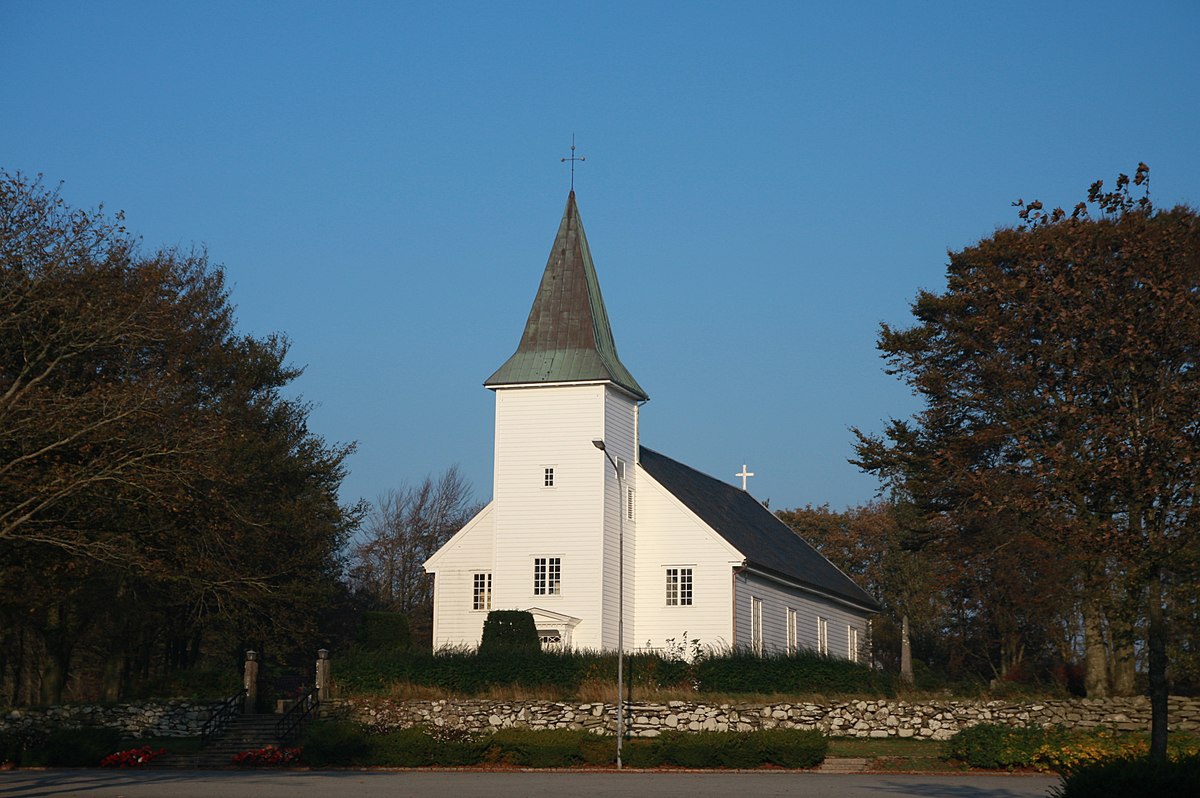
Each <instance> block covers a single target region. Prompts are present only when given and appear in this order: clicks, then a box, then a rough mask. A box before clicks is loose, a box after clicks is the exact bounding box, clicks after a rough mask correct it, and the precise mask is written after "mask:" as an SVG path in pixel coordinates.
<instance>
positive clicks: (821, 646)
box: [817, 616, 829, 654]
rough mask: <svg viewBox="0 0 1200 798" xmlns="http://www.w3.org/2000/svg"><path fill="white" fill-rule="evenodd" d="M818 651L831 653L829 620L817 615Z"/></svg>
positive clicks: (819, 652)
mask: <svg viewBox="0 0 1200 798" xmlns="http://www.w3.org/2000/svg"><path fill="white" fill-rule="evenodd" d="M817 653H818V654H828V653H829V621H827V620H825V619H824V618H822V617H820V616H817Z"/></svg>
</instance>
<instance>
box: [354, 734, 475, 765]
mask: <svg viewBox="0 0 1200 798" xmlns="http://www.w3.org/2000/svg"><path fill="white" fill-rule="evenodd" d="M370 747H371V762H370V764H372V765H379V766H382V767H396V768H416V767H428V766H429V765H434V764H439V765H440V764H444V763H442V762H438V761H436V760H435V754H436V753H437V749H436V748H435V747H434V744H433V738H432V737H430V736H429V734H428V733H426V732H425V730H424V729H419V728H411V729H397V730H396V731H391V732H388V733H386V734H379V735H373V736H372V737H371V738H370ZM464 764H469V763H464Z"/></svg>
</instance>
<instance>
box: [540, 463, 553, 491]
mask: <svg viewBox="0 0 1200 798" xmlns="http://www.w3.org/2000/svg"><path fill="white" fill-rule="evenodd" d="M542 487H543V488H553V487H554V466H546V467H545V469H543V471H542Z"/></svg>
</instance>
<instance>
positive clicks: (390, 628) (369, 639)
mask: <svg viewBox="0 0 1200 798" xmlns="http://www.w3.org/2000/svg"><path fill="white" fill-rule="evenodd" d="M357 644H358V647H359V648H361V649H363V650H364V651H404V650H407V649H408V648H409V646H411V645H412V636H411V635H410V633H409V630H408V617H407V616H405V615H403V614H401V613H399V612H364V613H363V614H362V622H361V625H360V626H359V628H358V640H357Z"/></svg>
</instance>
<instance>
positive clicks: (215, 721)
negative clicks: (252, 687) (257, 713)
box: [200, 687, 248, 743]
mask: <svg viewBox="0 0 1200 798" xmlns="http://www.w3.org/2000/svg"><path fill="white" fill-rule="evenodd" d="M247 692H248V691H247V690H246V688H245V687H243V688H242V689H241V690H239V691H237V692H236V693H234V694H233V695H231V696H229V698H226V699H225V700H224V701H222V702H221V705H220V706H219V707H217V708H216V709H215V710H213V713H212V714H211V715H209V716H208V720H207V721H205V722H204V728H203V729H201V731H200V742H201V743H207V742H208V741H209V740H210V739H212V738H213V737H215V736H216V735H218V734H220V733H221V732H222V731H224V729H225V727H226V726H228V725H229V723H230V721H232V720H233V719H234V717H235V716H237V715H240V714H241V713H242V709H243V707H245V705H246V694H247Z"/></svg>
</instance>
